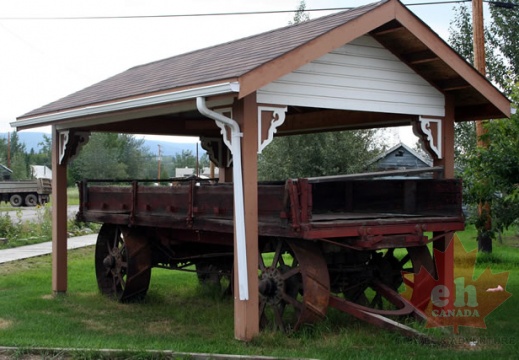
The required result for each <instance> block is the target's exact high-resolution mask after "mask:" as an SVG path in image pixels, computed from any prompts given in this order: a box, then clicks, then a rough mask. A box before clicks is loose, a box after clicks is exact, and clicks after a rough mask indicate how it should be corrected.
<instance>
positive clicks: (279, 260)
mask: <svg viewBox="0 0 519 360" xmlns="http://www.w3.org/2000/svg"><path fill="white" fill-rule="evenodd" d="M282 250H283V243H282V242H281V241H279V242H278V243H277V244H276V252H275V253H274V258H273V259H272V265H273V266H276V265H277V264H280V265H284V262H283V256H282V254H283V251H282Z"/></svg>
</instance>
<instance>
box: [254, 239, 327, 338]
mask: <svg viewBox="0 0 519 360" xmlns="http://www.w3.org/2000/svg"><path fill="white" fill-rule="evenodd" d="M329 288H330V280H329V275H328V269H327V266H326V262H325V261H324V257H323V256H322V254H321V251H320V248H319V247H318V246H317V245H316V244H314V243H310V242H307V241H305V240H302V241H297V242H296V241H293V240H290V239H275V240H271V241H268V242H266V243H265V244H264V247H263V249H262V250H261V251H260V254H259V293H260V301H259V317H260V326H261V327H262V328H273V329H276V330H281V331H289V330H297V328H299V327H300V326H301V325H303V324H311V323H314V322H316V321H318V320H321V319H322V318H324V316H325V315H326V309H327V307H328V300H329V292H330V290H329Z"/></svg>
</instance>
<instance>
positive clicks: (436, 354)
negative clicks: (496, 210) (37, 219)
mask: <svg viewBox="0 0 519 360" xmlns="http://www.w3.org/2000/svg"><path fill="white" fill-rule="evenodd" d="M460 237H461V239H462V241H463V242H464V243H465V244H466V246H467V247H468V248H469V249H468V250H470V249H473V248H474V247H475V246H476V244H475V240H474V239H475V233H474V232H473V231H472V230H471V229H469V230H467V231H465V232H464V233H461V234H460ZM50 261H51V260H50V256H44V257H40V258H34V259H27V260H24V261H18V262H12V263H7V264H0V346H16V347H20V348H22V349H26V348H30V347H53V348H81V349H123V350H132V351H137V352H139V351H144V350H151V349H153V350H173V351H178V352H201V353H219V354H238V355H265V356H275V357H298V358H317V359H334V360H335V359H346V358H348V359H356V358H358V359H400V358H402V359H404V358H405V359H422V358H442V359H464V358H466V357H467V356H470V358H477V359H488V358H496V359H497V358H499V359H506V358H508V359H516V358H517V356H518V353H519V352H518V350H517V345H518V342H519V330H518V326H517V324H518V323H519V312H518V311H517V310H516V309H517V308H518V307H519V298H518V297H517V296H513V295H512V297H510V298H509V299H508V300H507V301H506V302H505V303H504V304H503V305H502V306H500V307H499V308H498V309H497V310H495V311H494V312H492V313H491V314H490V315H489V316H488V317H487V319H486V325H487V329H474V328H465V327H462V328H461V330H460V334H459V335H443V340H444V343H443V344H442V345H423V344H419V343H418V342H417V341H414V340H410V339H407V338H404V337H401V336H399V335H397V334H394V333H391V332H388V331H384V330H381V329H378V328H376V327H374V326H372V325H369V324H366V323H363V322H360V321H358V320H356V319H353V318H351V317H350V316H348V315H345V314H342V313H339V312H337V311H333V310H330V311H329V313H328V317H327V318H326V319H325V321H323V322H321V323H319V324H317V325H314V326H311V327H306V328H303V329H302V330H300V331H299V332H297V333H293V334H288V335H287V334H280V333H275V332H262V333H261V334H260V336H258V337H257V338H256V339H254V340H253V341H252V342H250V343H243V342H240V341H237V340H234V333H233V301H232V299H230V298H224V299H222V298H220V297H219V296H217V295H216V294H215V293H213V292H211V291H208V290H207V289H204V288H202V287H200V286H199V285H198V282H197V281H196V276H195V275H193V274H190V273H181V272H172V271H167V270H161V269H154V270H153V274H152V281H151V286H150V290H149V293H148V297H147V298H146V300H145V301H144V302H142V303H134V304H119V303H116V302H114V301H112V300H110V299H107V298H105V297H103V296H102V295H100V294H99V293H98V291H97V285H96V280H95V274H94V260H93V248H92V247H90V248H84V249H80V250H75V251H72V252H70V254H69V289H68V292H67V295H66V296H59V297H53V296H52V295H51V265H50ZM489 265H490V267H491V269H492V270H493V272H494V273H495V272H501V271H509V272H510V277H509V281H508V284H507V288H506V289H507V291H508V292H510V293H512V294H519V272H518V268H519V239H518V238H517V237H516V236H511V237H506V238H505V241H504V244H498V243H497V242H496V244H495V248H494V253H493V254H492V255H491V256H486V257H485V256H479V257H478V265H477V271H480V270H481V271H482V270H484V268H485V267H486V266H489ZM469 341H477V344H476V346H472V347H471V346H470V345H469ZM17 354H18V355H19V356H22V355H23V354H24V352H23V350H22V351H19V352H18V353H17ZM149 356H151V355H149ZM74 357H75V358H85V359H86V358H88V359H90V358H100V357H99V356H98V355H94V354H93V353H92V352H90V351H83V352H81V353H80V354H76V355H74ZM143 357H145V356H144V355H142V354H141V355H134V358H143ZM155 357H156V358H158V357H157V355H155ZM0 358H1V354H0ZM175 358H179V357H175Z"/></svg>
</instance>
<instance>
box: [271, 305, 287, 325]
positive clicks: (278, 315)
mask: <svg viewBox="0 0 519 360" xmlns="http://www.w3.org/2000/svg"><path fill="white" fill-rule="evenodd" d="M273 310H274V321H275V323H276V326H277V327H279V328H280V329H281V330H282V331H285V322H284V321H283V313H284V312H285V306H284V305H279V306H274V307H273Z"/></svg>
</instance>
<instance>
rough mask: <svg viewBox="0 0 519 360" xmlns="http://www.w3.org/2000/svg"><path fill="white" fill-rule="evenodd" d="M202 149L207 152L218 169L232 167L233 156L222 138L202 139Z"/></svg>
mask: <svg viewBox="0 0 519 360" xmlns="http://www.w3.org/2000/svg"><path fill="white" fill-rule="evenodd" d="M200 142H201V145H202V149H204V150H205V151H207V155H208V156H209V159H210V160H211V161H212V162H213V164H215V165H216V166H217V167H219V168H221V167H231V166H232V155H231V151H230V150H229V148H228V147H227V146H224V143H223V139H222V138H214V137H204V136H202V137H200Z"/></svg>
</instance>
